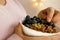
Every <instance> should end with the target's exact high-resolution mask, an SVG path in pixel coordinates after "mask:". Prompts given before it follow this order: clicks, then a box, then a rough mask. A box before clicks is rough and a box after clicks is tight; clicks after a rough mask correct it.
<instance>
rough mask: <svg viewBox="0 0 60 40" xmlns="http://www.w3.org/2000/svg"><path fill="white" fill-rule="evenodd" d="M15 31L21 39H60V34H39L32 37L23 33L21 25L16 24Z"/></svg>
mask: <svg viewBox="0 0 60 40" xmlns="http://www.w3.org/2000/svg"><path fill="white" fill-rule="evenodd" d="M15 33H16V34H18V35H19V36H20V37H22V38H23V40H60V34H57V35H54V36H40V37H32V36H27V35H25V34H23V30H22V26H21V25H20V24H18V26H17V27H16V30H15Z"/></svg>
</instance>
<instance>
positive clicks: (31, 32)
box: [20, 20, 60, 36]
mask: <svg viewBox="0 0 60 40" xmlns="http://www.w3.org/2000/svg"><path fill="white" fill-rule="evenodd" d="M22 22H23V20H22V21H20V23H21V25H22V28H23V32H24V33H25V34H27V35H30V36H52V35H56V34H59V33H60V27H59V26H56V29H57V30H58V33H44V32H41V31H36V30H33V29H30V28H28V27H26V26H25V25H23V24H22Z"/></svg>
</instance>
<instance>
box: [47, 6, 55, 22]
mask: <svg viewBox="0 0 60 40" xmlns="http://www.w3.org/2000/svg"><path fill="white" fill-rule="evenodd" d="M53 15H54V9H53V8H52V7H49V8H47V18H46V19H47V21H48V22H50V21H51V20H52V18H53Z"/></svg>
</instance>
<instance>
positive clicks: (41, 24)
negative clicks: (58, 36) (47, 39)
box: [23, 15, 58, 33]
mask: <svg viewBox="0 0 60 40" xmlns="http://www.w3.org/2000/svg"><path fill="white" fill-rule="evenodd" d="M23 25H25V26H26V27H28V28H30V29H33V30H36V31H41V32H45V33H57V32H58V30H57V29H56V27H55V24H54V23H52V22H47V21H46V20H45V19H40V18H39V17H37V16H34V17H33V18H31V17H30V16H29V15H27V16H26V18H25V20H24V21H23Z"/></svg>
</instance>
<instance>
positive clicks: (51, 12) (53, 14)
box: [38, 7, 60, 25]
mask: <svg viewBox="0 0 60 40" xmlns="http://www.w3.org/2000/svg"><path fill="white" fill-rule="evenodd" d="M38 17H39V18H43V19H46V20H47V21H48V22H50V21H52V22H53V23H55V24H56V25H60V12H59V11H57V10H55V9H54V8H52V7H48V8H46V9H44V10H42V11H41V12H40V13H39V14H38Z"/></svg>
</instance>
